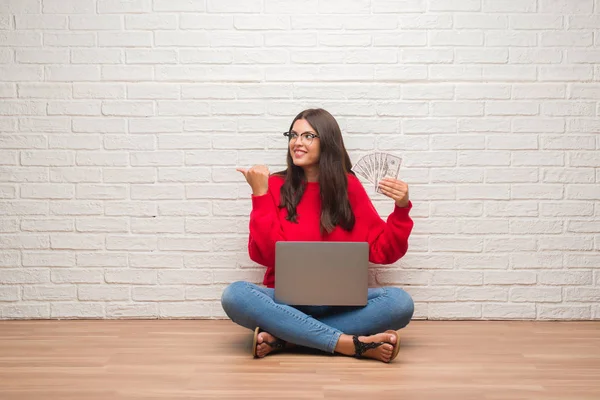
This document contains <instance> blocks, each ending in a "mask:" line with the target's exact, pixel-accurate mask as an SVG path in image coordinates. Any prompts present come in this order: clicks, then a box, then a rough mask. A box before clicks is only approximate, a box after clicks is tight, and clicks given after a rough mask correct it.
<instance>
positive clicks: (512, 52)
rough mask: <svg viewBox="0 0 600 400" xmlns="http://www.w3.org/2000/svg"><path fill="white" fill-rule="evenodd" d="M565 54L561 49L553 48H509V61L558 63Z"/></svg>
mask: <svg viewBox="0 0 600 400" xmlns="http://www.w3.org/2000/svg"><path fill="white" fill-rule="evenodd" d="M562 59H563V55H562V52H561V51H560V50H553V49H544V50H538V49H530V48H529V49H525V48H513V49H509V62H510V63H512V64H558V63H560V62H561V61H562Z"/></svg>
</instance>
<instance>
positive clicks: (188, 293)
mask: <svg viewBox="0 0 600 400" xmlns="http://www.w3.org/2000/svg"><path fill="white" fill-rule="evenodd" d="M224 290H225V286H223V285H216V286H213V285H201V286H192V287H187V288H185V299H186V300H221V296H222V294H223V291H224Z"/></svg>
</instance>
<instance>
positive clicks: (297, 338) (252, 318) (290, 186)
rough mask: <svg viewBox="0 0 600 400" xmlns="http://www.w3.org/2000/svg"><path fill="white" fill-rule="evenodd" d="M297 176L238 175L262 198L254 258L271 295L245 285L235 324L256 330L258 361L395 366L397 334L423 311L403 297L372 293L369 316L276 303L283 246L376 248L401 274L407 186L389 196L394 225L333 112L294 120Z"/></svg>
mask: <svg viewBox="0 0 600 400" xmlns="http://www.w3.org/2000/svg"><path fill="white" fill-rule="evenodd" d="M284 135H286V136H287V137H288V139H289V146H288V152H287V169H286V170H285V171H282V172H279V173H275V174H272V175H270V174H269V170H268V168H267V167H266V166H262V165H258V166H254V167H252V168H250V169H242V168H240V169H238V171H240V172H241V173H242V174H244V177H245V178H246V180H247V182H248V183H249V184H250V187H251V188H252V211H251V213H250V238H249V243H248V251H249V254H250V258H251V259H252V260H253V261H255V262H257V263H259V264H262V265H264V266H266V267H267V270H266V273H265V276H264V281H263V283H264V285H265V286H266V287H262V286H258V285H255V284H252V283H249V282H235V283H232V284H231V285H229V286H228V287H227V288H226V289H225V291H224V292H223V296H222V299H221V304H222V306H223V309H224V310H225V312H226V313H227V315H228V316H229V317H230V318H231V320H232V321H233V322H235V323H237V324H239V325H241V326H244V327H246V328H248V329H254V345H253V354H254V356H255V357H264V356H265V355H267V354H268V353H270V352H272V351H275V350H282V349H285V348H289V347H292V346H294V345H299V346H305V347H311V348H315V349H319V350H323V351H325V352H329V353H334V352H335V353H341V354H345V355H353V356H355V357H357V358H362V357H365V358H374V359H377V360H380V361H383V362H390V361H391V360H393V359H394V358H395V357H396V355H397V354H398V350H399V348H400V338H399V336H398V333H397V332H396V330H398V329H401V328H403V327H404V326H406V325H407V324H408V323H409V322H410V319H411V317H412V314H413V310H414V305H413V301H412V299H411V297H410V295H409V294H408V293H406V292H405V291H403V290H402V289H399V288H395V287H380V288H369V293H368V303H367V305H366V306H364V307H339V306H337V307H333V306H329V307H328V306H307V307H291V306H288V305H282V304H278V303H275V302H274V300H273V293H274V289H273V288H274V285H275V243H276V242H278V241H347V242H368V243H369V261H371V262H373V263H377V264H391V263H393V262H395V261H397V260H398V259H400V258H401V257H402V256H403V255H404V254H405V253H406V251H407V249H408V237H409V235H410V232H411V230H412V227H413V221H412V220H411V218H410V217H409V215H408V214H409V211H410V209H411V207H412V204H411V202H410V201H409V199H408V186H407V185H406V183H404V182H402V181H400V180H395V179H387V180H383V181H382V182H381V183H380V185H379V186H380V188H381V190H382V192H383V194H384V195H386V196H387V197H389V198H391V199H393V200H394V202H395V206H394V210H393V212H392V213H391V214H390V216H389V217H388V218H387V222H384V221H383V220H382V219H381V218H380V217H379V215H378V213H377V211H376V210H375V208H374V207H373V204H372V203H371V200H370V199H369V197H368V195H367V193H366V191H365V189H364V187H363V186H362V184H361V182H360V181H359V180H358V179H357V178H356V177H355V176H354V173H353V172H352V171H351V168H352V165H351V162H350V157H349V156H348V153H347V152H346V148H345V146H344V142H343V139H342V134H341V131H340V128H339V126H338V123H337V121H336V120H335V118H333V116H332V115H331V114H330V113H328V112H327V111H325V110H323V109H309V110H305V111H303V112H301V113H300V114H298V115H297V116H296V118H294V120H293V122H292V124H291V126H290V130H289V132H286V133H284Z"/></svg>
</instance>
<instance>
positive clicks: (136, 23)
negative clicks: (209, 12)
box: [125, 13, 209, 30]
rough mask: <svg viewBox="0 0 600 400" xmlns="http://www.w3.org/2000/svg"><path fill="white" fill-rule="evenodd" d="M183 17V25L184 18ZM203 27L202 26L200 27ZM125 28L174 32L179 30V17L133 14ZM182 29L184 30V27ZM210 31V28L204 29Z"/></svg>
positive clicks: (126, 18) (185, 16) (126, 20)
mask: <svg viewBox="0 0 600 400" xmlns="http://www.w3.org/2000/svg"><path fill="white" fill-rule="evenodd" d="M187 17H188V16H187V15H182V16H181V21H182V25H183V21H184V18H187ZM199 26H202V25H199ZM125 28H126V29H127V30H173V29H177V15H175V14H173V15H171V14H164V13H160V14H154V15H153V14H133V15H126V16H125ZM182 28H184V27H183V26H182ZM204 28H205V29H209V27H206V26H205V27H204Z"/></svg>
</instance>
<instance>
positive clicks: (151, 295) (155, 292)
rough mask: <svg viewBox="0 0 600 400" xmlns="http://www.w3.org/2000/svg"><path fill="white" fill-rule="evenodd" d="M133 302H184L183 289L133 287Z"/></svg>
mask: <svg viewBox="0 0 600 400" xmlns="http://www.w3.org/2000/svg"><path fill="white" fill-rule="evenodd" d="M132 298H133V300H134V301H160V302H163V301H178V300H184V298H185V288H183V287H164V286H162V287H161V286H158V287H151V286H141V287H134V288H133V292H132Z"/></svg>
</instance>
